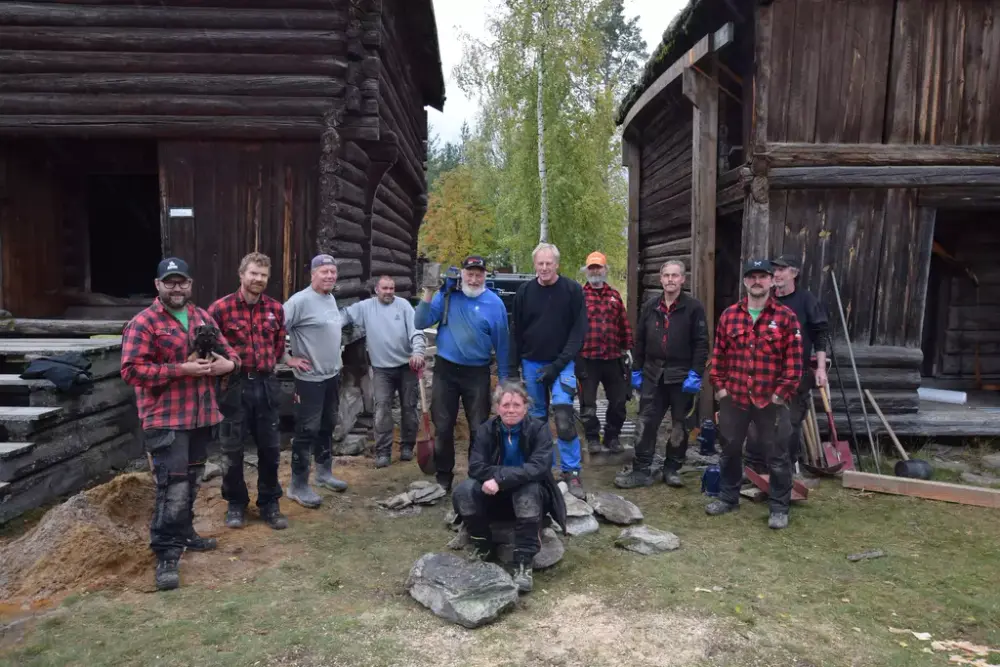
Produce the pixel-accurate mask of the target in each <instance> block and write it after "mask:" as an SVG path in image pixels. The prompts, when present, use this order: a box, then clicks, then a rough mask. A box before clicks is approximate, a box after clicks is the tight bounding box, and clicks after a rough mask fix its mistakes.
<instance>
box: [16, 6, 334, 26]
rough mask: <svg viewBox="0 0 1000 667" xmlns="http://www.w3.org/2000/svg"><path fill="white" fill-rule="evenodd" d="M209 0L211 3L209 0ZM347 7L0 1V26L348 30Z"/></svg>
mask: <svg viewBox="0 0 1000 667" xmlns="http://www.w3.org/2000/svg"><path fill="white" fill-rule="evenodd" d="M206 4H208V3H206ZM347 20H348V18H347V12H344V11H334V10H332V7H331V10H330V11H315V10H302V9H294V10H293V9H282V8H277V7H276V8H274V9H252V8H248V9H243V8H232V7H230V8H219V7H186V8H184V9H183V10H180V11H178V10H177V9H171V8H167V7H81V6H66V5H58V4H52V5H48V6H45V5H39V4H38V3H36V2H4V3H0V25H19V26H26V27H36V26H74V27H97V28H102V27H125V28H220V29H234V28H246V29H270V28H272V27H275V26H280V27H281V28H283V29H286V30H288V29H307V30H343V29H345V28H347Z"/></svg>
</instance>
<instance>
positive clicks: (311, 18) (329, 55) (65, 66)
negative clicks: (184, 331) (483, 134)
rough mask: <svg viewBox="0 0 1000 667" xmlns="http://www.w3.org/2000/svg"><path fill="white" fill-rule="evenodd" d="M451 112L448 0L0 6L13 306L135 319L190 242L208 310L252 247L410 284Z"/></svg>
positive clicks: (344, 272) (352, 275)
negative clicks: (445, 26) (160, 272)
mask: <svg viewBox="0 0 1000 667" xmlns="http://www.w3.org/2000/svg"><path fill="white" fill-rule="evenodd" d="M443 103H444V83H443V75H442V72H441V64H440V57H439V52H438V44H437V35H436V29H435V23H434V13H433V8H432V4H431V0H69V1H63V0H25V1H21V2H4V3H0V243H2V255H0V261H2V270H0V281H2V283H0V307H2V308H4V309H6V310H8V311H10V312H11V313H13V314H14V315H15V316H16V317H25V318H46V317H58V316H63V315H67V314H68V315H71V316H78V317H90V316H95V315H96V316H100V315H102V314H103V315H107V314H109V311H108V309H107V308H106V306H108V305H117V306H119V308H118V311H116V312H112V313H110V314H112V315H117V316H118V317H125V316H128V315H130V314H131V313H132V312H135V311H137V310H138V309H139V308H141V307H144V306H145V305H147V304H148V303H149V299H150V297H151V296H153V285H152V278H153V271H154V269H155V266H156V263H157V261H159V259H160V258H161V257H162V256H164V255H171V254H174V255H178V256H181V257H184V258H185V259H187V260H188V261H189V262H190V263H191V265H192V269H193V271H194V272H195V279H196V283H197V284H196V293H195V300H196V302H197V303H199V304H200V305H203V306H207V305H208V304H209V303H211V301H212V300H214V299H215V298H217V297H219V296H221V295H223V294H225V293H227V292H228V291H231V290H232V289H234V288H235V286H236V285H237V279H236V268H237V265H238V262H239V260H240V258H241V257H242V256H243V255H244V254H245V253H247V252H249V251H251V250H259V251H260V252H264V253H266V254H267V255H269V256H270V257H271V258H272V261H273V262H274V265H273V268H272V281H271V285H270V288H269V292H270V293H271V294H272V296H275V297H276V298H279V299H282V298H285V297H287V296H288V295H290V294H291V293H293V292H294V291H295V290H297V289H301V288H302V287H304V286H305V284H306V283H307V280H308V273H309V272H308V263H309V259H310V258H311V257H312V255H313V254H315V253H316V252H317V251H328V252H331V253H332V254H333V255H334V256H336V257H337V258H338V259H339V260H340V261H341V263H340V287H339V291H338V296H339V297H340V298H341V299H345V300H346V299H350V298H352V297H357V296H360V295H362V294H364V293H365V292H366V291H365V289H364V286H363V283H364V282H365V281H366V280H367V279H368V278H369V277H370V276H372V275H378V274H383V273H387V274H389V275H392V276H394V277H395V278H396V283H397V288H398V289H399V291H400V292H401V293H402V294H404V295H405V294H406V293H408V292H409V291H410V290H411V286H412V283H413V279H414V276H413V270H414V264H415V257H416V243H417V230H418V228H419V226H420V222H421V220H422V217H423V213H424V210H425V208H426V202H427V198H426V192H427V186H426V182H425V177H424V162H425V160H426V140H427V116H426V111H425V106H431V107H434V108H437V109H441V108H442V106H443ZM95 306H104V307H105V308H103V309H97V308H95Z"/></svg>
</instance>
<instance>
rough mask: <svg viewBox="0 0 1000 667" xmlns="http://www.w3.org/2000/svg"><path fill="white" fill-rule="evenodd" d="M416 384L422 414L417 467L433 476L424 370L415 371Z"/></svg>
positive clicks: (432, 443) (432, 436) (431, 440)
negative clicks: (418, 384)
mask: <svg viewBox="0 0 1000 667" xmlns="http://www.w3.org/2000/svg"><path fill="white" fill-rule="evenodd" d="M417 382H419V383H420V409H421V411H422V412H423V416H422V421H421V423H420V433H419V435H418V436H417V465H418V466H420V472H422V473H424V474H425V475H433V474H434V473H435V472H437V468H436V467H435V466H434V434H433V433H432V432H431V415H430V411H429V409H428V407H427V389H426V388H425V387H424V369H422V368H421V369H420V370H419V371H417Z"/></svg>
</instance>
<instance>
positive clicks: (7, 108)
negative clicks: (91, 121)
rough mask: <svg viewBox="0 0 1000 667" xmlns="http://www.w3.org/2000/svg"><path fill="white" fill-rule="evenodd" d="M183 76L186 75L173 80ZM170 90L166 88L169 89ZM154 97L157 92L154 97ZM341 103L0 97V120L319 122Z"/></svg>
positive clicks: (241, 97) (226, 97) (204, 97)
mask: <svg viewBox="0 0 1000 667" xmlns="http://www.w3.org/2000/svg"><path fill="white" fill-rule="evenodd" d="M177 76H185V75H177ZM168 87H169V86H168ZM158 92H159V91H158ZM344 105H345V102H344V100H343V99H340V98H332V99H331V98H330V97H329V96H326V95H316V96H313V97H303V96H294V97H281V96H256V95H245V94H240V93H235V94H232V95H230V94H221V95H220V94H202V93H196V94H191V93H190V91H189V94H177V95H161V94H149V93H131V94H116V93H106V94H102V95H93V96H91V95H86V94H81V93H43V92H33V93H0V114H8V115H11V116H18V115H30V114H39V115H54V116H61V115H65V116H74V115H86V116H96V115H103V114H107V115H122V116H125V115H137V114H149V115H152V116H173V115H181V116H322V115H323V114H324V113H327V112H329V111H333V110H338V109H343V108H344Z"/></svg>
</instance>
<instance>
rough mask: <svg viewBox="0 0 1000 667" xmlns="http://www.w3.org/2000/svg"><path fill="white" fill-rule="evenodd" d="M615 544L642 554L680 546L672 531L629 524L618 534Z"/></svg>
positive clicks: (651, 553) (664, 550)
mask: <svg viewBox="0 0 1000 667" xmlns="http://www.w3.org/2000/svg"><path fill="white" fill-rule="evenodd" d="M615 546H617V547H621V548H622V549H628V550H629V551H634V552H636V553H638V554H642V555H644V556H652V555H653V554H660V553H665V552H667V551H674V550H676V549H680V548H681V540H680V538H679V537H677V536H676V535H674V534H673V533H668V532H666V531H664V530H657V529H656V528H650V527H649V526H629V527H628V528H626V529H625V530H623V531H622V532H621V534H620V535H618V539H616V540H615Z"/></svg>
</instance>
